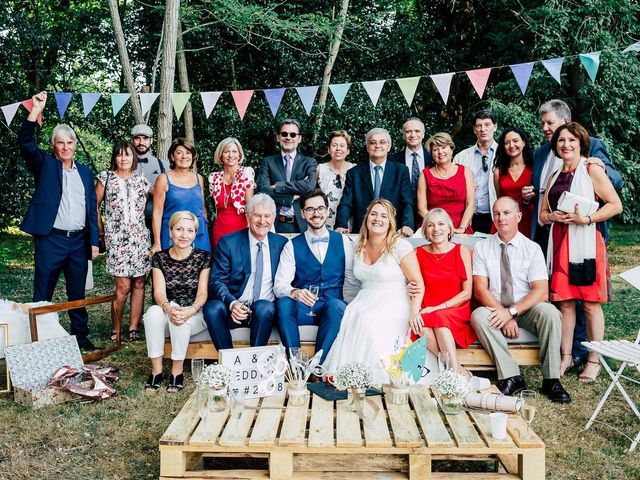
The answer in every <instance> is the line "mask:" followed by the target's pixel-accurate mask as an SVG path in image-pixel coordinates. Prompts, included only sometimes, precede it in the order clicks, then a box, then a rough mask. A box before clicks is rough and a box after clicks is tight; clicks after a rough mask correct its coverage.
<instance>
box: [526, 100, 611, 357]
mask: <svg viewBox="0 0 640 480" xmlns="http://www.w3.org/2000/svg"><path fill="white" fill-rule="evenodd" d="M538 113H539V114H540V122H541V126H542V133H544V136H545V137H546V139H547V143H545V144H544V145H542V146H541V147H538V148H537V149H536V150H535V151H534V152H533V185H532V186H527V187H523V189H522V197H523V198H524V199H525V200H528V201H531V202H533V203H534V205H535V209H534V218H533V222H532V223H533V225H532V228H531V238H532V239H533V240H534V241H535V242H536V243H537V244H538V245H540V247H541V248H542V253H544V255H545V257H546V255H547V244H548V242H549V225H543V224H542V223H541V222H540V221H539V220H538V216H539V214H540V207H541V204H542V199H543V198H544V191H545V189H546V188H547V183H548V181H549V178H550V177H551V175H552V174H553V172H555V171H556V170H557V169H558V168H560V167H561V165H562V160H561V159H559V158H557V157H556V156H555V154H554V153H553V152H552V151H551V144H550V143H549V142H550V141H551V137H553V134H554V133H555V131H556V129H557V128H558V127H559V126H560V125H563V124H566V123H569V122H571V109H570V108H569V105H567V104H566V103H565V102H563V101H562V100H557V99H554V100H549V101H548V102H545V103H544V104H542V106H541V107H540V109H539V110H538ZM590 141H591V143H590V145H591V146H590V149H589V156H590V157H595V158H598V159H600V160H601V161H602V164H603V165H604V168H605V170H606V172H607V176H608V177H609V180H611V183H612V184H613V186H614V188H615V189H616V190H619V189H620V188H621V187H622V175H620V172H619V171H618V170H616V167H615V166H614V165H613V162H612V161H611V159H610V158H609V152H608V151H607V146H606V145H605V144H604V142H603V141H602V140H600V139H599V138H594V137H590ZM602 227H603V230H602V236H603V237H604V239H605V241H606V240H607V224H606V223H603V225H602ZM586 340H587V326H586V319H585V316H584V310H583V309H582V304H581V303H578V305H577V306H576V326H575V330H574V334H573V351H572V355H573V363H574V365H576V366H578V365H581V364H582V363H584V362H585V361H586V359H587V354H588V351H587V349H586V348H585V347H584V346H583V345H582V343H581V342H583V341H586Z"/></svg>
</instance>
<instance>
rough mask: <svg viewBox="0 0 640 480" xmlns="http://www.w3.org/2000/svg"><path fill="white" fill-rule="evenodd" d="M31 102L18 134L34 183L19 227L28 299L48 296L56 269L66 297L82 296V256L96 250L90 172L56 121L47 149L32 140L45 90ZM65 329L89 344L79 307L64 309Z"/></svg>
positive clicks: (83, 345)
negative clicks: (25, 243) (28, 267)
mask: <svg viewBox="0 0 640 480" xmlns="http://www.w3.org/2000/svg"><path fill="white" fill-rule="evenodd" d="M32 100H33V108H32V110H31V112H30V113H29V116H28V117H27V120H26V121H25V123H24V124H23V125H22V129H21V130H20V133H19V134H18V142H19V144H20V153H21V155H22V157H23V158H24V160H25V162H26V163H27V168H28V169H29V171H30V172H31V173H32V174H33V177H34V179H35V183H36V188H35V191H34V193H33V197H32V198H31V202H30V204H29V209H28V210H27V214H26V216H25V218H24V220H23V221H22V224H21V226H20V229H21V230H22V231H24V232H26V233H29V234H31V235H33V238H34V244H35V255H34V260H35V278H34V291H33V301H34V302H38V301H43V300H44V301H51V299H52V297H53V292H54V290H55V288H56V284H57V283H58V277H59V276H60V272H63V273H64V277H65V280H66V286H67V298H68V299H69V300H81V299H83V298H84V297H85V295H84V289H85V283H86V279H87V267H88V260H93V259H94V258H96V256H97V255H98V220H97V218H98V217H97V209H96V193H95V189H94V184H93V174H92V173H91V170H89V168H87V167H86V166H84V165H81V164H79V163H77V162H75V161H74V159H73V157H74V155H75V151H76V145H77V138H76V135H75V132H74V131H73V130H72V129H71V128H70V127H69V126H67V125H64V124H61V125H58V126H57V127H55V128H54V129H53V133H52V134H51V149H52V151H53V155H49V154H47V153H45V152H44V151H42V150H41V149H40V148H38V146H37V144H36V141H35V128H36V126H35V125H36V124H35V122H36V119H37V118H38V115H40V114H41V113H42V111H43V110H44V107H45V104H46V102H47V92H44V91H43V92H40V93H38V94H36V95H34V96H33V99H32ZM69 318H70V319H71V334H72V335H75V336H76V339H77V341H78V345H79V346H80V348H82V349H85V350H93V349H95V347H94V345H93V344H92V343H91V341H90V340H89V338H88V334H89V327H88V319H89V318H88V315H87V310H86V309H85V308H77V309H74V310H70V311H69Z"/></svg>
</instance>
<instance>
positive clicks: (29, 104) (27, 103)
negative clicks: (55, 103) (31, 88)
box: [20, 98, 42, 126]
mask: <svg viewBox="0 0 640 480" xmlns="http://www.w3.org/2000/svg"><path fill="white" fill-rule="evenodd" d="M20 105H22V106H23V107H24V108H26V109H27V110H28V111H29V112H31V110H32V109H33V99H32V98H29V99H27V100H25V101H23V102H20ZM36 122H38V125H40V126H42V112H40V113H39V114H38V117H37V118H36Z"/></svg>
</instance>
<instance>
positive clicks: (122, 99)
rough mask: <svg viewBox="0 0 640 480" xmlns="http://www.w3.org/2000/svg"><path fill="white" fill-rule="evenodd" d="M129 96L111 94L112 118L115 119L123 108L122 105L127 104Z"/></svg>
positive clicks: (126, 94) (125, 94)
mask: <svg viewBox="0 0 640 480" xmlns="http://www.w3.org/2000/svg"><path fill="white" fill-rule="evenodd" d="M130 96H131V95H130V94H129V93H112V94H111V108H112V109H113V116H114V117H115V116H116V115H117V114H118V112H119V111H120V110H121V109H122V107H124V104H125V103H127V100H129V97H130Z"/></svg>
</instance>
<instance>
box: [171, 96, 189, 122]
mask: <svg viewBox="0 0 640 480" xmlns="http://www.w3.org/2000/svg"><path fill="white" fill-rule="evenodd" d="M189 98H191V94H190V93H188V92H175V93H172V94H171V103H172V104H173V111H174V112H175V113H176V118H177V119H178V120H180V117H181V116H182V112H184V107H186V106H187V102H188V101H189Z"/></svg>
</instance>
